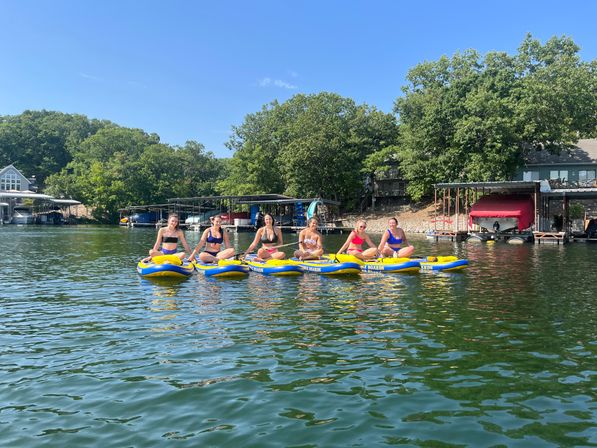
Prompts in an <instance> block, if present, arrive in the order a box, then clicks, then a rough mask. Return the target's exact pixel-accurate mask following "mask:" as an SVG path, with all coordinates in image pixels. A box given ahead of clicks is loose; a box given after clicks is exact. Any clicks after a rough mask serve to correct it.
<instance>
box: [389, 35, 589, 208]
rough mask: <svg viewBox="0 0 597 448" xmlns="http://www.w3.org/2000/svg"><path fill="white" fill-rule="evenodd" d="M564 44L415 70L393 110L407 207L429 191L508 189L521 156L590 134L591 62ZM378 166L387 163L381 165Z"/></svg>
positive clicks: (458, 58) (528, 46)
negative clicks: (481, 186)
mask: <svg viewBox="0 0 597 448" xmlns="http://www.w3.org/2000/svg"><path fill="white" fill-rule="evenodd" d="M578 50H579V48H578V47H577V46H576V45H575V44H574V42H572V40H570V39H569V38H555V37H554V38H552V39H551V40H549V41H548V42H547V43H546V44H545V45H544V46H542V45H541V44H540V43H539V42H538V41H537V40H534V39H532V38H531V37H530V36H527V38H526V39H525V40H524V42H523V43H522V45H521V46H520V48H519V52H518V54H517V55H515V56H509V55H507V54H505V53H489V54H487V55H486V56H485V58H483V59H482V60H481V59H480V57H479V55H478V54H477V53H476V52H475V51H467V52H464V53H463V54H456V55H454V56H453V57H452V58H451V59H449V58H447V57H442V58H441V59H439V60H438V61H436V62H425V63H422V64H419V65H417V66H416V67H415V68H413V69H412V70H410V72H409V74H408V81H409V83H410V84H409V85H408V86H406V87H405V88H404V89H403V91H404V96H403V97H400V98H398V99H397V100H396V102H395V110H394V111H395V112H396V113H397V114H399V117H400V119H399V126H400V142H399V144H398V145H397V146H396V147H395V148H393V149H391V150H388V149H386V155H393V156H394V157H395V158H397V159H398V160H399V161H400V167H401V170H402V173H403V175H404V176H405V178H406V179H407V180H408V181H409V184H408V192H409V193H410V195H411V196H412V197H413V198H414V199H418V198H421V197H422V196H424V195H425V194H427V193H429V192H430V190H431V187H432V184H433V183H435V182H451V181H491V180H509V179H510V178H511V177H512V175H513V174H514V172H515V170H516V169H517V168H518V167H519V166H521V165H522V164H523V162H524V159H525V155H526V153H527V152H528V151H531V150H535V149H537V148H545V149H546V150H548V151H550V152H555V153H557V152H559V151H562V150H566V149H567V148H570V147H571V146H572V145H573V144H574V143H575V142H576V141H577V140H578V139H579V138H582V137H583V136H594V135H596V133H597V61H591V62H590V63H587V62H582V61H581V60H580V58H579V56H578ZM386 159H387V157H386Z"/></svg>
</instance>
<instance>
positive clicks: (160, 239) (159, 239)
mask: <svg viewBox="0 0 597 448" xmlns="http://www.w3.org/2000/svg"><path fill="white" fill-rule="evenodd" d="M163 230H164V227H160V230H158V236H157V238H156V240H155V244H154V245H153V250H155V251H158V250H160V244H162V233H164V232H163Z"/></svg>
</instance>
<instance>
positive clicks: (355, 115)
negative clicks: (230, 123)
mask: <svg viewBox="0 0 597 448" xmlns="http://www.w3.org/2000/svg"><path fill="white" fill-rule="evenodd" d="M397 135H398V128H397V126H396V122H395V118H394V117H393V116H392V115H390V114H384V113H382V112H380V111H378V110H376V109H375V108H371V107H368V106H366V105H360V106H358V105H356V104H355V103H354V101H352V100H351V99H348V98H342V97H340V96H339V95H336V94H332V93H325V92H324V93H320V94H317V95H295V96H294V97H292V98H291V99H289V100H288V101H286V102H285V103H283V104H279V103H277V102H273V103H271V104H269V105H267V106H265V107H264V108H263V109H262V110H261V111H259V112H257V113H254V114H250V115H248V116H247V117H246V118H245V121H244V123H243V124H242V125H240V126H238V127H235V128H234V135H233V137H232V138H231V140H230V142H229V144H228V146H229V148H231V149H233V150H234V151H235V153H234V156H233V157H232V160H231V161H230V166H229V175H228V177H227V178H226V179H224V180H223V181H221V182H220V183H219V186H218V187H219V190H220V191H221V192H222V193H226V194H252V193H284V194H288V195H292V196H299V197H314V196H323V197H326V198H334V199H342V200H343V201H345V202H348V201H350V200H351V199H354V198H357V197H359V196H360V195H361V194H362V193H363V188H364V182H363V174H362V173H361V169H362V167H363V161H364V159H365V158H366V157H367V156H368V155H369V154H372V153H374V152H376V151H379V150H380V149H382V148H384V147H385V146H388V145H392V144H395V143H396V138H397Z"/></svg>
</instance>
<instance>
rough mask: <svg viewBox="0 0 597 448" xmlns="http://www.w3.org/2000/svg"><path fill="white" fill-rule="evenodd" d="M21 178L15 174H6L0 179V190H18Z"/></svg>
mask: <svg viewBox="0 0 597 448" xmlns="http://www.w3.org/2000/svg"><path fill="white" fill-rule="evenodd" d="M20 189H21V178H20V177H19V176H18V175H17V173H15V172H9V173H6V174H5V175H4V176H2V177H0V190H20Z"/></svg>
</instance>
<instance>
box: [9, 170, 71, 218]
mask: <svg viewBox="0 0 597 448" xmlns="http://www.w3.org/2000/svg"><path fill="white" fill-rule="evenodd" d="M31 188H32V185H31V181H30V180H29V179H27V178H26V177H25V176H23V173H21V172H20V171H19V170H18V169H16V168H15V167H14V166H13V165H8V166H7V167H4V168H2V169H1V170H0V224H5V223H10V222H13V223H16V224H31V223H32V222H33V214H32V213H31V207H29V206H25V205H24V204H23V199H33V200H36V199H38V200H43V201H51V202H53V201H54V198H52V196H48V195H46V194H40V193H36V192H34V191H31ZM73 202H77V203H78V201H73Z"/></svg>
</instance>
